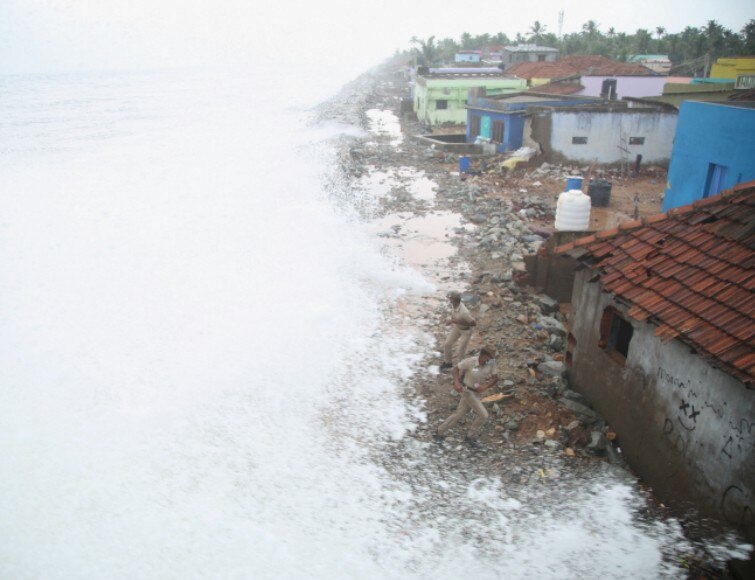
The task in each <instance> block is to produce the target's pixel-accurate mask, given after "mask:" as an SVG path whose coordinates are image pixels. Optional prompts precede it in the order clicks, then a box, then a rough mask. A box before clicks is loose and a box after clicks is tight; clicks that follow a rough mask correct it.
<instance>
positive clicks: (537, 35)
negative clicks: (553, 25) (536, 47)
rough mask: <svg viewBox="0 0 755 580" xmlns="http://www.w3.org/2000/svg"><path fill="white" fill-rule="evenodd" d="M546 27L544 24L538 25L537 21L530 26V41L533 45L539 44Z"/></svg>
mask: <svg viewBox="0 0 755 580" xmlns="http://www.w3.org/2000/svg"><path fill="white" fill-rule="evenodd" d="M547 28H548V27H547V26H545V25H544V24H540V21H539V20H535V22H534V23H533V24H532V26H530V32H531V33H532V36H530V41H532V42H534V43H538V42H541V39H542V36H543V34H545V31H546V29H547Z"/></svg>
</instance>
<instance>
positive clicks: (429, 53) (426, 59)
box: [410, 36, 438, 66]
mask: <svg viewBox="0 0 755 580" xmlns="http://www.w3.org/2000/svg"><path fill="white" fill-rule="evenodd" d="M410 42H411V43H412V44H416V45H419V48H415V49H414V50H415V56H416V57H417V64H421V65H423V66H432V65H434V64H435V63H436V62H437V60H438V47H437V46H436V45H435V37H434V36H431V37H430V38H428V39H427V40H422V39H421V38H417V37H416V36H412V39H411V41H410Z"/></svg>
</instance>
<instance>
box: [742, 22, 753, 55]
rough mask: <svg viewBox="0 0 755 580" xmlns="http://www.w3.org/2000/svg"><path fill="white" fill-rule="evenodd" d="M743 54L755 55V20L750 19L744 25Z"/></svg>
mask: <svg viewBox="0 0 755 580" xmlns="http://www.w3.org/2000/svg"><path fill="white" fill-rule="evenodd" d="M741 34H742V42H743V44H744V46H743V49H742V51H743V54H745V55H749V56H752V55H755V20H750V21H749V22H748V23H747V24H745V25H744V26H743V27H742V32H741Z"/></svg>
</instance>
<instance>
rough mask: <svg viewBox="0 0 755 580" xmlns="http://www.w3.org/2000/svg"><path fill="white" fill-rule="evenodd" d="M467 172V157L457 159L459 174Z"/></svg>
mask: <svg viewBox="0 0 755 580" xmlns="http://www.w3.org/2000/svg"><path fill="white" fill-rule="evenodd" d="M467 171H469V157H459V173H466V172H467Z"/></svg>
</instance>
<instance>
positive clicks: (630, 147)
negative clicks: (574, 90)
mask: <svg viewBox="0 0 755 580" xmlns="http://www.w3.org/2000/svg"><path fill="white" fill-rule="evenodd" d="M466 110H467V134H466V140H467V143H474V142H475V141H476V140H477V139H478V137H483V138H485V139H486V140H488V141H490V142H491V143H495V145H496V151H497V152H498V153H503V152H505V151H514V150H516V149H518V148H519V147H522V146H523V145H526V146H529V147H533V148H534V149H536V150H539V151H540V152H541V153H542V154H543V158H544V160H545V161H548V162H549V163H599V164H629V163H634V162H635V161H636V159H637V156H638V155H641V156H642V159H643V160H644V161H645V162H647V163H656V164H661V165H665V164H667V163H668V161H669V159H670V157H671V150H672V146H673V141H674V131H675V130H676V120H677V111H676V109H675V108H674V107H670V106H665V105H657V106H656V105H646V106H642V107H630V106H629V102H627V101H620V102H616V101H605V100H602V99H596V98H594V97H580V96H576V95H553V94H542V93H539V92H535V91H530V92H526V93H521V94H518V95H498V96H496V95H490V96H489V95H486V94H484V92H480V91H472V92H471V93H470V96H469V100H468V104H467V105H466Z"/></svg>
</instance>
